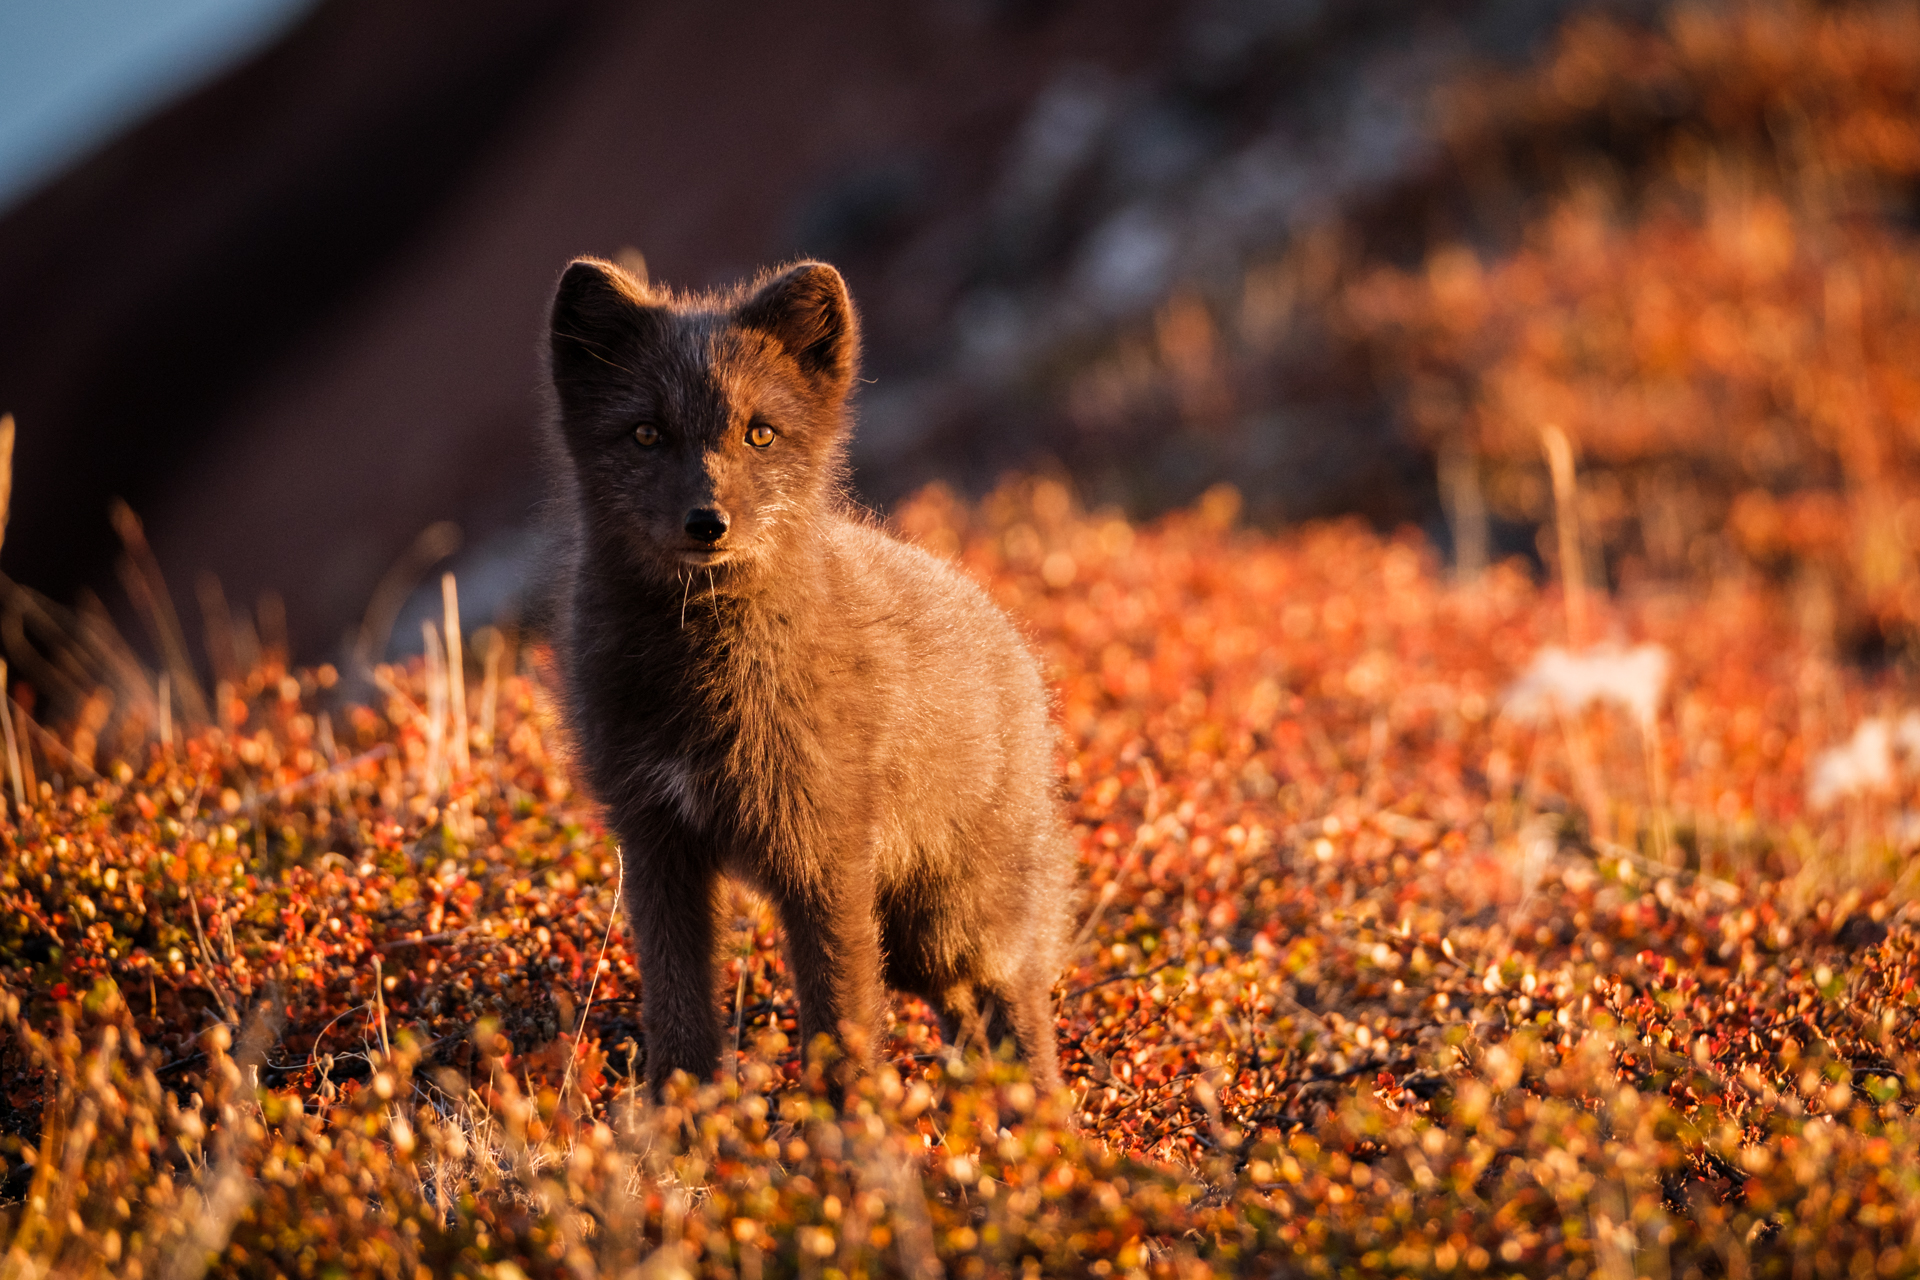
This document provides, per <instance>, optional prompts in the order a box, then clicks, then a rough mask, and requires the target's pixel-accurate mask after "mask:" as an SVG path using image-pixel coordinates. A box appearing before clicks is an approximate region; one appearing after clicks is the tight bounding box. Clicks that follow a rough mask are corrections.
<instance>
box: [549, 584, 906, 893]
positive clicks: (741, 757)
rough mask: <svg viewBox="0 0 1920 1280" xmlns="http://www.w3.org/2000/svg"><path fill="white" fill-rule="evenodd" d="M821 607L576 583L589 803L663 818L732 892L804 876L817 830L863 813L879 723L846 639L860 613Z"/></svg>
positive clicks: (811, 602) (776, 593) (857, 654)
mask: <svg viewBox="0 0 1920 1280" xmlns="http://www.w3.org/2000/svg"><path fill="white" fill-rule="evenodd" d="M820 594H821V593H819V592H818V591H817V590H816V591H811V592H803V591H800V590H794V589H788V590H781V589H778V588H776V589H773V590H770V591H767V592H765V593H764V594H763V595H762V596H760V597H757V598H742V597H741V596H739V595H737V594H732V593H728V592H725V591H720V590H716V589H715V588H714V586H713V585H712V584H711V583H709V582H708V581H707V580H706V579H705V577H704V575H698V574H696V575H691V577H690V579H689V580H688V581H687V582H686V583H685V584H684V585H683V587H682V591H681V594H680V596H679V597H678V598H675V596H674V594H673V593H672V592H671V591H661V590H659V589H658V588H657V587H655V588H652V589H649V588H648V587H647V586H645V585H643V584H620V583H618V582H617V581H607V580H605V579H602V580H601V581H599V582H594V581H592V575H589V580H588V581H587V582H586V583H583V589H582V590H581V591H580V592H579V598H578V599H577V600H576V603H575V606H574V608H575V611H576V615H578V616H577V617H576V620H575V623H576V628H577V633H576V644H575V654H576V660H575V662H574V663H573V664H572V666H573V670H572V673H571V674H572V679H573V682H574V684H575V685H576V688H575V690H574V694H575V696H574V698H573V699H572V701H573V702H574V704H575V706H576V707H577V708H578V709H579V718H580V720H581V721H582V727H583V728H585V729H586V730H587V733H586V735H585V736H587V737H588V738H590V739H591V740H592V743H593V745H592V747H591V748H590V749H589V750H588V751H587V752H586V753H585V755H586V763H587V765H588V768H589V770H590V772H591V775H592V786H593V789H594V790H595V792H596V793H597V794H599V795H600V796H602V797H604V798H606V799H607V800H608V801H610V802H613V803H616V804H617V805H618V806H619V807H620V808H623V809H630V810H651V811H655V812H656V813H658V814H661V815H664V816H670V817H671V818H672V819H673V820H674V821H675V822H676V823H677V824H678V825H679V826H681V827H683V828H684V830H685V833H686V834H687V835H688V836H689V837H694V838H697V839H698V841H699V842H701V844H702V846H703V847H704V848H706V849H709V850H711V851H712V852H711V856H713V857H715V858H718V859H719V860H721V861H722V863H723V865H724V866H725V869H726V870H728V871H729V872H731V873H733V874H735V875H737V876H741V877H742V878H746V879H748V880H751V881H754V882H756V883H757V882H762V881H764V880H765V879H767V878H768V876H770V875H776V876H780V877H783V878H784V877H787V876H792V875H795V874H802V873H804V867H803V866H802V865H801V864H803V863H805V862H806V861H807V860H808V858H809V857H810V856H812V855H813V852H814V850H813V846H814V844H815V843H816V841H817V836H818V832H819V830H820V828H821V827H822V825H823V823H825V822H826V821H827V820H828V818H829V817H830V816H832V817H835V818H839V819H844V818H847V817H852V816H853V815H852V814H850V813H847V812H846V811H847V810H849V809H856V808H857V809H870V808H872V806H873V803H874V797H873V796H872V794H871V791H872V782H873V779H872V778H871V777H870V776H869V772H868V770H869V765H870V760H869V758H868V755H869V750H870V749H871V748H872V747H873V746H874V745H875V738H876V736H877V731H878V729H879V723H878V722H880V721H881V720H883V719H884V718H885V717H884V716H883V714H881V711H882V709H881V707H880V706H879V705H877V704H879V703H880V702H881V701H882V700H883V699H884V697H885V691H884V689H883V688H881V687H877V686H876V684H875V682H874V681H873V677H874V676H875V675H876V672H875V671H874V669H873V668H874V667H875V666H876V665H877V664H876V663H875V662H874V660H873V659H872V657H871V656H870V655H868V654H866V653H864V652H863V651H862V646H861V645H859V644H858V643H855V642H854V637H850V636H848V635H847V634H846V632H848V631H849V630H852V629H857V626H858V620H857V619H851V618H849V617H847V616H846V614H845V610H846V609H848V608H857V607H858V606H857V605H856V604H854V602H849V601H839V602H838V603H839V604H840V605H841V610H840V611H838V616H835V614H836V611H835V610H834V609H833V607H832V606H833V604H834V603H836V602H835V601H833V600H832V599H831V597H828V598H826V599H822V598H820ZM830 810H831V811H832V813H831V815H830V814H829V811H830ZM836 825H837V824H836Z"/></svg>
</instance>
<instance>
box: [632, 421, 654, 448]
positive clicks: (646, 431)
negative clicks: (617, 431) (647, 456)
mask: <svg viewBox="0 0 1920 1280" xmlns="http://www.w3.org/2000/svg"><path fill="white" fill-rule="evenodd" d="M633 438H634V439H635V440H638V441H639V442H640V447H641V448H642V449H651V448H653V446H655V445H657V444H659V443H660V428H658V427H656V426H654V425H653V424H652V423H651V422H643V423H641V424H640V425H639V426H637V427H635V428H634V429H633Z"/></svg>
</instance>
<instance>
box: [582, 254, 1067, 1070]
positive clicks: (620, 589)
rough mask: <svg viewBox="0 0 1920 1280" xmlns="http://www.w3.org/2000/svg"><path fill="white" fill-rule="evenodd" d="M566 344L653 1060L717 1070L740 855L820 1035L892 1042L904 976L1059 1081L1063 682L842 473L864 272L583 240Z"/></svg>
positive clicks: (857, 1047) (954, 1030)
mask: <svg viewBox="0 0 1920 1280" xmlns="http://www.w3.org/2000/svg"><path fill="white" fill-rule="evenodd" d="M550 355H551V370H552V377H553V390H554V396H555V404H556V413H555V415H554V420H555V430H554V432H553V442H554V444H555V446H556V449H555V452H556V454H557V461H558V464H559V465H558V466H557V467H556V471H557V472H558V473H559V482H560V486H561V495H560V500H559V502H558V506H559V508H560V510H561V512H562V514H563V516H564V518H565V522H566V524H567V525H568V529H569V536H568V538H567V539H566V551H565V557H564V566H563V575H562V581H561V583H560V584H559V586H560V602H559V606H558V611H557V615H556V619H555V621H556V624H557V626H556V651H557V653H558V655H559V657H560V660H561V663H562V665H563V668H564V673H565V691H566V700H567V703H568V710H569V717H570V721H571V726H572V733H573V737H574V745H575V749H576V751H577V753H578V757H579V762H580V764H581V766H582V768H583V771H584V773H585V776H586V780H587V782H588V784H589V786H590V787H591V789H592V790H593V791H594V793H595V794H596V796H597V797H598V799H599V800H600V801H601V802H602V803H603V804H604V805H605V806H606V810H607V813H608V815H609V818H610V821H611V823H612V826H613V828H614V830H615V831H616V832H617V834H618V835H619V837H620V841H621V847H622V856H623V858H624V859H625V873H626V908H627V913H628V919H629V921H630V924H631V927H632V929H633V933H634V937H635V940H636V943H637V948H638V953H639V957H640V969H641V980H642V984H643V990H642V1000H643V1002H644V1015H643V1020H644V1024H645V1028H646V1041H647V1043H646V1058H647V1075H648V1079H649V1080H650V1081H651V1082H652V1084H653V1085H654V1087H655V1088H658V1087H659V1085H660V1084H661V1083H662V1082H663V1081H664V1080H665V1079H666V1078H667V1077H668V1076H670V1075H671V1074H672V1073H673V1072H674V1071H675V1070H685V1071H687V1072H689V1073H691V1074H693V1075H694V1076H696V1077H699V1078H702V1079H704V1078H706V1077H708V1076H709V1075H711V1073H712V1072H713V1070H714V1067H715V1064H716V1061H717V1059H718V1057H719V1054H720V1047H721V1029H720V1024H719V1010H718V1002H717V999H716V994H715V987H714V979H715V973H714V962H713V957H714V953H715V945H716V941H717V937H716V923H715V922H716V913H717V899H716V888H717V885H718V883H719V880H720V877H721V876H722V875H728V876H733V877H735V878H737V879H738V880H740V881H742V882H744V883H746V884H747V885H749V886H750V887H752V888H753V889H755V890H757V891H758V892H759V893H761V894H763V895H765V896H766V897H767V898H768V899H769V900H771V901H772V903H773V904H774V906H775V908H776V909H777V911H778V913H779V917H780V921H781V926H782V929H783V932H784V934H785V940H786V948H787V957H788V964H789V968H790V969H791V971H792V974H793V979H794V984H795V988H796V993H797V995H798V996H799V1001H800V1031H801V1035H802V1039H803V1041H804V1042H806V1043H809V1044H810V1043H812V1041H813V1040H814V1038H815V1037H816V1036H817V1035H819V1034H821V1033H825V1034H827V1035H829V1036H831V1037H833V1038H834V1039H835V1040H836V1041H837V1042H838V1043H839V1045H840V1046H841V1048H842V1049H843V1050H844V1051H845V1054H846V1056H845V1057H844V1058H843V1062H845V1063H846V1064H848V1066H849V1067H851V1068H854V1069H857V1068H859V1067H861V1066H863V1065H866V1064H867V1063H869V1062H870V1061H871V1055H872V1053H873V1046H874V1045H875V1043H876V1041H877V1038H878V1034H879V1032H880V1031H881V1029H882V1027H883V1025H884V1024H883V1016H884V1012H885V991H884V988H883V986H882V983H883V982H884V983H885V984H886V985H889V986H892V987H894V988H896V989H898V990H901V991H906V992H911V993H913V994H916V995H919V996H922V997H924V998H925V999H927V1000H928V1001H929V1002H930V1003H931V1004H933V1006H934V1007H935V1008H936V1009H937V1010H938V1011H939V1013H940V1015H941V1019H942V1024H943V1027H944V1029H945V1031H946V1033H947V1036H948V1038H949V1041H950V1042H952V1043H956V1044H964V1043H967V1042H973V1043H975V1044H986V1043H991V1042H993V1041H996V1040H998V1038H999V1036H1000V1033H1001V1032H1003V1031H1010V1032H1011V1034H1012V1036H1013V1038H1014V1040H1015V1042H1016V1044H1017V1046H1018V1048H1019V1051H1020V1053H1021V1054H1022V1056H1023V1057H1024V1058H1025V1059H1026V1061H1027V1063H1028V1064H1029V1066H1030V1068H1031V1070H1032V1072H1033V1074H1034V1076H1035V1078H1036V1080H1037V1081H1038V1082H1039V1083H1041V1084H1042V1085H1044V1086H1046V1087H1055V1086H1057V1085H1058V1083H1059V1070H1058V1067H1057V1065H1056V1058H1055V1047H1054V1018H1053V1011H1052V996H1051V989H1052V984H1053V981H1054V978H1055V976H1056V975H1057V973H1058V972H1059V970H1060V967H1061V964H1062V959H1063V957H1062V952H1063V946H1064V943H1063V939H1064V935H1065V930H1066V927H1067V923H1068V912H1069V901H1070V896H1071V881H1072V871H1071V855H1070V852H1069V846H1068V843H1067V840H1066V836H1065V831H1064V824H1063V821H1062V818H1061V814H1060V806H1059V801H1058V799H1057V797H1056V794H1055V785H1054V747H1055V738H1054V733H1053V730H1052V728H1051V725H1050V723H1049V718H1048V710H1047V695H1046V692H1045V689H1044V686H1043V684H1042V681H1041V678H1040V672H1039V669H1038V667H1037V666H1036V664H1035V661H1034V659H1033V657H1032V655H1031V654H1030V653H1029V652H1028V650H1027V648H1026V646H1025V644H1024V643H1022V641H1021V639H1020V637H1019V635H1018V634H1017V633H1016V631H1015V630H1014V628H1013V626H1012V625H1011V623H1009V621H1008V620H1007V618H1006V617H1005V616H1004V615H1003V614H1002V613H1001V612H1000V610H999V609H997V608H996V607H995V606H994V605H993V604H992V603H991V602H990V601H989V600H988V599H987V597H986V596H985V594H984V593H982V592H981V590H980V589H979V588H978V587H976V586H975V585H974V584H973V583H971V582H969V581H967V580H966V579H965V578H963V577H961V576H960V575H959V574H958V573H956V572H955V571H954V570H953V569H952V568H950V567H949V566H948V565H946V564H944V563H942V562H941V561H939V560H937V559H935V558H934V557H932V556H929V555H927V554H926V553H925V552H922V551H920V550H918V549H916V548H914V547H911V546H908V545H906V544H904V543H901V542H898V541H896V540H894V539H893V538H890V537H888V536H887V535H886V534H884V533H882V532H880V531H879V530H877V529H875V528H873V527H872V526H871V525H870V524H869V523H867V522H865V521H863V520H862V519H861V518H860V517H859V516H858V515H857V514H856V513H855V512H854V511H853V509H852V507H851V506H850V504H849V503H848V501H847V500H846V498H845V496H844V479H843V477H844V472H845V465H844V461H843V458H844V448H845V441H846V435H847V405H846V402H847V393H848V390H849V388H850V387H851V385H852V383H853V379H854V374H855V370H856V368H857V362H858V356H859V335H858V325H857V320H856V318H855V314H854V310H853V306H852V303H851V301H850V300H849V299H848V296H847V291H846V287H845V285H844V283H843V282H842V281H841V278H840V275H839V273H838V272H836V271H835V270H834V269H833V268H832V267H830V266H827V265H825V264H824V263H817V262H806V263H800V264H799V265H797V266H793V267H789V268H787V269H785V270H783V271H780V272H778V273H775V274H770V275H766V276H763V277H761V278H760V279H759V280H757V281H754V282H753V283H751V284H749V285H746V286H743V287H741V288H739V289H737V290H735V291H733V292H729V293H721V294H713V295H703V296H677V295H669V294H665V293H663V292H659V291H656V290H655V289H653V288H652V287H650V286H649V285H648V284H646V283H645V282H643V281H642V280H639V279H637V278H636V277H634V276H633V275H630V274H629V273H627V272H626V271H624V270H622V269H621V268H620V267H618V266H615V265H614V264H612V263H609V262H602V261H599V260H597V259H591V258H582V259H579V260H576V261H575V262H573V263H572V264H571V265H569V266H568V268H567V270H566V273H565V275H564V276H562V278H561V280H560V285H559V289H558V291H557V294H556V296H555V298H554V303H553V312H552V334H551V346H550ZM763 427H764V428H770V429H771V431H772V433H773V434H772V435H771V436H768V435H766V433H765V432H764V431H760V430H759V429H760V428H763ZM643 428H644V429H643ZM649 433H652V434H649ZM643 440H644V443H643ZM755 441H759V442H760V443H757V444H756V443H755Z"/></svg>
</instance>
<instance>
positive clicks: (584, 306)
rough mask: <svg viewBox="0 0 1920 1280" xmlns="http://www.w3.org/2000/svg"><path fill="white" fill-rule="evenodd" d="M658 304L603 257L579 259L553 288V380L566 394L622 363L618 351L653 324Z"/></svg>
mask: <svg viewBox="0 0 1920 1280" xmlns="http://www.w3.org/2000/svg"><path fill="white" fill-rule="evenodd" d="M659 314H660V307H659V304H658V303H657V302H656V301H655V300H654V299H653V297H652V295H650V294H649V293H648V292H647V286H646V283H645V282H644V281H642V280H638V279H636V278H634V276H633V275H632V274H630V273H629V272H627V271H626V270H625V269H624V268H622V267H620V266H617V265H616V264H614V263H611V262H606V261H604V260H602V259H600V258H575V259H574V260H573V261H572V262H570V263H568V264H567V269H566V272H565V274H563V275H562V276H561V277H560V286H559V288H557V289H555V290H554V294H553V312H552V316H551V319H550V321H549V325H548V333H547V341H548V344H549V345H548V353H549V357H550V359H551V361H552V367H553V380H554V383H555V384H556V385H557V386H558V388H559V390H560V394H561V395H562V397H565V396H566V395H567V394H568V391H569V388H570V387H571V386H573V385H575V384H577V383H578V382H580V381H582V380H586V381H589V382H591V381H595V380H597V379H598V377H599V376H600V375H602V374H604V373H605V371H606V370H607V369H608V368H609V367H612V368H618V367H619V358H618V357H617V356H616V355H615V354H614V353H615V352H616V351H618V350H619V349H621V348H622V347H624V346H627V345H628V344H629V343H630V341H631V339H632V338H633V336H634V335H635V334H636V333H638V332H644V331H645V330H646V329H647V328H649V327H650V326H651V325H652V324H654V323H655V322H656V321H657V319H658V317H659Z"/></svg>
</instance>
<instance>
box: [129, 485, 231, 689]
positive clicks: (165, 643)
mask: <svg viewBox="0 0 1920 1280" xmlns="http://www.w3.org/2000/svg"><path fill="white" fill-rule="evenodd" d="M111 515H112V518H113V528H114V532H116V533H118V534H119V535H120V541H121V542H122V543H123V544H125V546H126V548H127V562H126V564H125V565H124V566H123V571H122V573H121V575H120V576H121V580H122V582H124V583H125V584H126V588H127V594H128V595H129V596H130V597H132V599H133V603H134V607H135V608H137V609H139V610H140V612H141V613H142V614H143V615H145V617H146V619H147V622H148V625H149V626H151V627H152V629H153V639H154V643H155V644H157V645H159V646H160V655H161V658H162V660H163V661H164V662H165V663H166V664H167V670H168V671H170V672H172V673H173V683H174V689H175V691H176V692H177V694H178V695H179V698H180V707H181V709H182V710H183V711H185V712H186V714H187V717H188V719H190V720H192V721H194V722H195V723H197V724H204V723H205V722H206V721H207V720H208V719H209V716H208V712H207V696H206V694H204V693H202V692H201V690H200V680H199V678H198V677H197V676H196V675H194V671H193V661H192V659H190V658H189V657H188V656H187V642H186V639H185V638H184V637H183V636H182V634H181V631H180V617H179V615H178V614H176V613H175V612H174V610H173V598H172V597H171V596H170V595H169V594H168V593H167V583H166V579H165V578H163V577H162V576H161V574H160V562H159V561H157V560H155V559H154V557H153V549H152V548H151V547H149V546H148V545H147V534H146V530H145V528H144V527H143V526H142V525H141V523H140V517H139V516H137V515H135V514H134V513H133V508H132V507H129V506H128V505H127V504H126V503H124V502H121V501H119V500H118V499H115V501H114V504H113V507H112V511H111Z"/></svg>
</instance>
